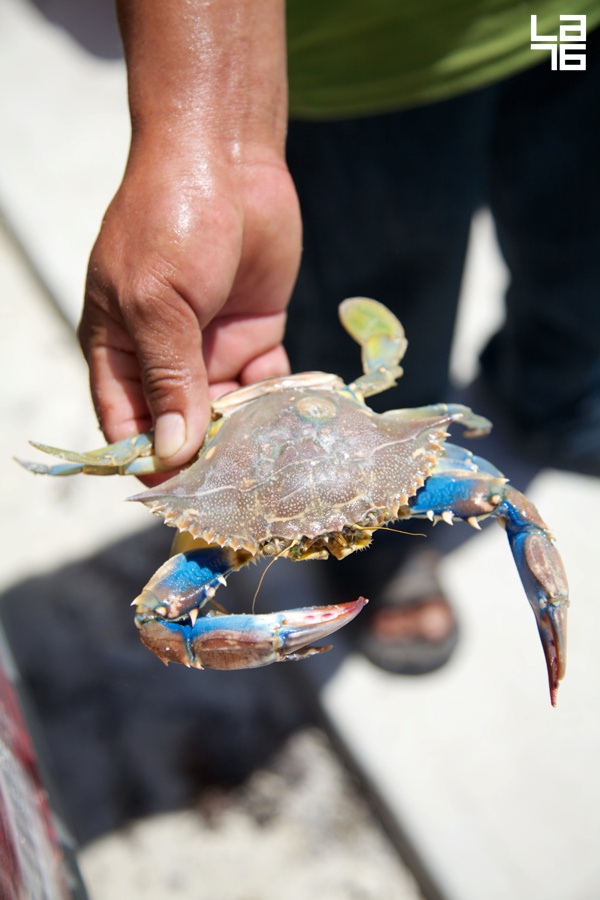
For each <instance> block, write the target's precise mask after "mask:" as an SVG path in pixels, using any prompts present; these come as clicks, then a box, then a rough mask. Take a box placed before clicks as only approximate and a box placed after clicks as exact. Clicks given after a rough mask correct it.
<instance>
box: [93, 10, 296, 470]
mask: <svg viewBox="0 0 600 900" xmlns="http://www.w3.org/2000/svg"><path fill="white" fill-rule="evenodd" d="M117 6H118V11H119V19H120V26H121V32H122V35H123V40H124V45H125V55H126V61H127V69H128V83H129V103H130V109H131V115H132V145H131V152H130V156H129V161H128V164H127V168H126V172H125V176H124V179H123V182H122V184H121V187H120V188H119V190H118V192H117V194H116V196H115V198H114V200H113V202H112V203H111V205H110V207H109V209H108V211H107V213H106V217H105V219H104V222H103V224H102V228H101V230H100V234H99V237H98V240H97V242H96V245H95V247H94V249H93V251H92V255H91V259H90V266H89V270H88V279H87V286H86V297H85V305H84V311H83V316H82V320H81V324H80V328H79V336H80V340H81V344H82V347H83V350H84V353H85V356H86V359H87V361H88V364H89V368H90V382H91V389H92V396H93V399H94V404H95V407H96V411H97V414H98V417H99V420H100V423H101V426H102V429H103V431H104V433H105V435H106V437H107V439H108V440H109V441H115V440H120V439H121V438H125V437H128V436H130V435H131V434H133V433H136V432H138V431H142V430H147V429H149V428H150V427H152V426H153V427H154V431H155V446H156V450H157V453H158V455H159V456H160V457H161V459H163V460H165V461H166V462H167V463H168V464H169V465H172V466H174V467H176V466H179V465H182V464H184V463H185V462H187V461H188V460H189V459H190V458H191V456H192V455H193V454H194V453H195V452H196V451H197V450H198V448H199V446H200V444H201V443H202V440H203V437H204V434H205V431H206V426H207V424H208V421H209V396H216V395H217V394H219V393H223V392H225V391H226V390H231V389H233V388H235V387H236V386H237V385H238V384H247V383H250V382H253V381H256V380H259V379H261V378H265V377H268V376H276V375H281V374H285V373H286V372H287V371H288V362H287V357H286V355H285V353H284V350H283V348H282V346H281V340H282V336H283V331H284V324H285V308H286V305H287V302H288V300H289V297H290V294H291V291H292V287H293V283H294V280H295V277H296V273H297V269H298V265H299V258H300V244H301V223H300V214H299V209H298V202H297V198H296V193H295V189H294V187H293V184H292V182H291V179H290V176H289V173H288V171H287V167H286V165H285V161H284V144H285V131H286V121H287V91H286V77H285V66H286V60H285V4H284V3H283V2H282V0H277V2H275V0H252V2H248V0H227V2H219V3H217V4H206V3H205V2H203V0H171V2H169V3H168V4H165V3H164V0H145V2H144V3H143V4H140V3H138V2H137V0H117Z"/></svg>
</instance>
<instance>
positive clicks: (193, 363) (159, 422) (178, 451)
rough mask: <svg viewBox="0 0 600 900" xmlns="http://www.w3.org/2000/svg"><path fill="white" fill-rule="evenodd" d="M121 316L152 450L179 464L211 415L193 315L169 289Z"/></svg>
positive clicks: (194, 446)
mask: <svg viewBox="0 0 600 900" xmlns="http://www.w3.org/2000/svg"><path fill="white" fill-rule="evenodd" d="M124 314H125V316H124V317H125V324H126V327H127V330H128V332H129V334H130V336H131V339H132V342H133V345H134V348H135V352H136V355H137V359H138V362H139V368H140V377H141V385H142V390H143V394H144V397H145V400H146V403H147V405H148V409H149V411H150V415H151V418H152V421H153V423H154V445H155V451H156V454H157V456H159V457H160V459H161V460H163V461H164V462H166V463H168V464H169V465H171V466H179V465H183V464H184V463H186V462H188V461H189V459H190V458H191V457H192V456H193V455H194V453H196V452H197V450H198V448H199V447H200V445H201V443H202V441H203V439H204V434H205V432H206V428H207V426H208V423H209V419H210V402H209V398H208V378H207V374H206V368H205V365H204V360H203V356H202V334H201V330H200V325H199V322H198V319H197V316H196V314H195V313H194V311H193V310H192V309H191V307H190V306H189V305H188V304H187V303H186V302H185V301H184V300H183V299H182V298H181V297H180V296H178V295H176V294H175V293H174V292H173V293H172V294H171V295H170V296H169V297H167V298H164V297H156V296H155V297H151V298H148V297H145V298H144V299H143V300H142V301H138V302H135V303H132V304H128V306H127V307H126V309H125V310H124Z"/></svg>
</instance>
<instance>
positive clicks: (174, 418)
mask: <svg viewBox="0 0 600 900" xmlns="http://www.w3.org/2000/svg"><path fill="white" fill-rule="evenodd" d="M185 438H186V433H185V421H184V418H183V416H182V415H181V414H180V413H164V415H162V416H159V417H158V419H157V420H156V425H155V426H154V449H155V450H156V455H157V456H159V457H160V458H161V459H169V458H170V457H171V456H175V454H176V453H177V452H178V451H179V450H181V448H182V447H183V445H184V444H185Z"/></svg>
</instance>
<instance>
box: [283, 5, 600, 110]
mask: <svg viewBox="0 0 600 900" xmlns="http://www.w3.org/2000/svg"><path fill="white" fill-rule="evenodd" d="M532 15H537V17H538V18H537V33H538V34H540V35H555V34H558V33H559V24H560V23H559V17H560V16H561V15H586V16H587V30H588V32H590V31H591V30H592V28H594V27H596V26H597V25H599V24H600V0H533V2H529V0H288V2H287V20H288V60H289V63H288V65H289V85H290V116H291V117H292V118H304V119H327V118H342V117H351V116H357V115H368V114H370V113H377V112H385V111H389V110H394V109H398V108H401V107H405V106H412V105H416V104H422V103H429V102H433V101H436V100H442V99H445V98H447V97H452V96H455V95H456V94H460V93H463V92H466V91H469V90H472V89H474V88H478V87H483V86H484V85H486V84H490V83H492V82H495V81H499V80H501V79H503V78H506V77H507V76H509V75H512V74H514V73H516V72H518V71H520V70H522V69H526V68H528V67H529V66H533V65H536V64H537V63H540V62H542V61H544V60H545V61H546V63H547V65H548V66H549V65H550V61H549V58H548V56H549V54H548V53H547V52H546V51H540V50H532V49H531V16H532ZM553 74H554V75H555V77H557V78H578V77H581V74H582V73H581V72H578V71H575V72H568V71H560V70H558V71H556V72H555V73H553Z"/></svg>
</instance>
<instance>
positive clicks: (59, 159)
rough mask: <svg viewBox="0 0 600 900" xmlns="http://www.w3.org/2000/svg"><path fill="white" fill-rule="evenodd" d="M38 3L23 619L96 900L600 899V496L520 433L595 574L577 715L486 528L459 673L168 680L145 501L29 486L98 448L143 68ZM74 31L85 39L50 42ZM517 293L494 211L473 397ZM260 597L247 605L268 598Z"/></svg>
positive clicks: (454, 551)
mask: <svg viewBox="0 0 600 900" xmlns="http://www.w3.org/2000/svg"><path fill="white" fill-rule="evenodd" d="M88 2H90V3H91V0H88ZM38 5H39V6H40V7H41V8H42V9H43V10H45V14H41V13H40V12H38V11H37V10H36V8H35V7H33V6H30V5H29V3H28V2H26V0H21V2H19V0H3V3H2V4H0V111H1V120H2V122H3V128H2V129H0V157H1V159H2V165H1V166H0V210H1V211H2V214H3V217H4V221H5V225H6V232H4V233H3V234H2V236H1V237H0V272H1V279H0V292H1V296H2V304H1V312H0V314H1V316H2V325H3V326H4V327H3V328H2V331H1V332H0V335H1V336H0V340H1V342H2V345H1V352H0V365H1V366H2V376H3V377H2V384H3V386H4V388H3V390H2V392H1V395H2V407H3V408H2V413H3V415H2V421H3V422H4V426H3V429H2V432H1V436H0V440H1V442H2V452H3V458H4V460H5V463H4V466H3V473H4V474H3V476H2V503H3V511H4V515H3V525H2V539H3V547H4V554H3V560H2V571H1V573H0V578H1V587H2V590H3V598H2V615H3V618H4V619H5V621H6V625H7V629H8V631H9V634H10V636H11V638H12V642H13V647H14V649H15V653H16V655H17V657H18V658H19V660H20V662H21V665H22V668H23V670H24V675H25V677H26V679H27V681H28V684H29V687H30V691H31V693H32V695H33V698H34V700H35V702H36V704H37V706H38V712H39V715H40V718H41V721H42V726H43V729H44V732H45V735H46V740H47V743H48V746H49V750H50V755H51V762H52V766H53V770H54V775H55V779H56V781H57V783H58V785H59V788H60V791H61V793H62V794H63V800H64V804H65V807H66V808H67V812H68V816H69V818H70V820H71V823H72V826H73V828H74V830H75V832H76V834H77V837H78V838H79V840H80V842H81V844H82V851H81V854H80V861H81V866H82V870H83V873H84V876H85V878H86V880H87V883H88V888H89V891H90V894H91V896H92V897H93V898H103V897H109V896H110V897H111V898H112V897H121V896H122V897H132V896H135V897H140V898H142V897H143V898H145V897H154V896H163V895H164V894H165V892H166V890H167V889H168V890H170V891H171V892H172V893H173V894H174V895H175V896H181V897H188V896H189V897H198V898H204V897H211V898H212V897H215V896H218V897H220V898H225V900H227V898H236V900H237V898H238V897H239V898H240V900H242V898H243V900H250V898H254V897H256V898H266V900H268V898H269V897H271V896H273V897H275V896H283V897H286V898H288V897H289V898H292V900H293V898H295V897H300V896H302V897H304V896H306V895H307V893H308V892H309V891H311V892H312V893H313V894H315V895H316V896H319V897H321V896H322V897H327V898H330V897H340V898H353V897H365V898H366V897H379V898H381V897H384V898H388V897H390V898H392V897H402V898H404V897H415V896H418V895H419V893H418V891H419V889H418V888H417V887H416V886H415V883H414V881H413V880H412V878H411V876H410V874H409V873H408V872H407V870H406V867H405V865H404V864H403V863H401V862H400V860H399V856H398V853H397V852H396V849H397V850H400V851H401V852H402V854H403V856H404V859H406V860H408V861H409V863H410V866H411V867H412V869H413V870H414V871H415V872H416V873H417V875H418V876H419V879H420V883H421V890H422V891H423V892H424V893H425V894H426V895H427V896H428V897H446V898H452V900H453V898H456V900H471V898H473V900H475V898H477V900H479V898H481V897H486V898H492V900H503V898H509V897H510V898H511V900H521V898H523V900H525V898H527V900H532V898H533V900H537V898H540V900H541V898H544V900H563V898H567V897H568V898H569V900H592V898H595V897H597V896H598V895H599V894H600V860H599V859H598V854H597V850H596V845H597V838H598V826H597V809H598V807H599V804H600V772H599V769H598V766H597V759H598V756H599V753H600V725H599V720H598V717H597V715H596V714H595V712H594V710H595V707H596V705H597V704H596V697H597V694H598V690H599V688H600V659H599V657H598V653H597V651H596V640H595V632H596V630H597V629H598V627H599V625H600V621H599V620H600V610H599V607H598V604H597V603H596V602H595V598H596V593H597V591H596V585H595V581H596V578H595V556H594V550H595V546H596V543H597V540H596V538H597V535H598V526H597V513H596V511H595V509H596V507H597V506H598V504H599V503H600V484H599V483H598V481H596V480H594V479H590V478H584V477H581V476H576V475H570V474H565V473H559V472H556V471H552V470H544V471H541V472H536V471H535V469H534V468H532V467H531V466H530V465H528V464H527V463H526V462H525V461H524V460H523V459H522V458H521V456H520V454H519V450H518V447H516V448H515V447H514V446H511V445H510V443H508V442H506V441H505V442H503V441H502V439H501V432H502V429H499V431H500V438H498V437H494V439H493V440H492V439H490V440H489V441H488V442H487V443H486V449H485V454H486V455H488V456H490V458H492V459H494V461H495V462H497V463H498V464H500V465H501V467H502V468H504V469H505V470H507V471H508V472H510V474H511V479H512V480H513V481H514V483H516V485H517V486H518V487H521V488H524V487H525V486H526V485H528V487H527V490H528V493H529V495H530V496H531V497H532V499H533V500H534V501H535V502H536V503H537V504H538V506H539V507H540V509H541V510H542V511H543V514H544V517H545V518H546V519H547V520H548V521H549V522H551V523H552V526H553V530H554V532H555V534H556V537H557V540H558V544H559V546H560V549H561V553H562V555H563V558H564V560H565V563H566V566H567V570H568V572H569V576H570V582H571V588H572V596H573V608H572V615H571V620H570V646H569V652H570V662H569V673H568V677H567V679H566V681H565V683H564V685H563V686H562V687H561V690H560V692H559V705H558V708H557V709H556V710H552V709H551V708H550V705H549V702H548V699H547V688H546V684H545V674H544V666H543V659H542V654H541V650H540V649H539V646H538V641H537V636H536V633H535V626H534V622H533V619H532V617H531V613H530V612H529V610H528V607H527V603H526V602H525V600H524V598H523V597H522V592H521V588H520V585H519V583H518V579H517V576H516V573H515V571H514V567H513V564H512V560H511V558H510V554H509V552H508V548H507V547H506V541H505V538H504V536H503V535H502V532H501V530H500V529H498V528H495V527H494V528H488V529H485V530H484V532H483V533H482V534H480V535H473V538H472V539H469V540H468V541H467V542H466V543H463V544H459V543H458V542H457V543H456V544H454V540H457V541H458V539H456V538H455V535H456V534H459V533H460V531H461V529H460V526H457V527H456V528H454V529H452V530H450V529H445V532H444V534H446V535H447V536H446V537H443V538H442V540H443V541H447V542H448V543H447V547H446V549H447V550H448V552H447V553H446V555H445V557H444V561H443V567H442V578H443V584H444V587H445V589H446V591H447V592H448V594H449V596H450V597H451V599H452V600H453V601H454V603H455V605H456V608H457V610H458V614H459V616H460V628H461V642H460V645H459V648H458V650H457V652H456V654H455V655H454V657H453V659H452V661H451V663H450V664H449V666H447V667H446V668H445V669H443V670H442V671H440V672H439V673H436V674H435V675H431V676H428V677H425V678H420V679H402V678H396V677H393V676H389V675H386V674H385V673H382V672H380V671H377V670H376V669H374V668H373V667H372V666H371V665H370V664H368V663H367V662H366V661H365V660H364V659H363V658H361V657H360V656H359V655H358V654H356V653H354V652H352V648H351V646H350V645H349V644H348V642H347V641H346V640H345V639H344V637H343V636H342V635H340V636H339V638H338V637H336V639H335V644H336V650H335V651H333V652H332V653H330V654H327V655H325V656H323V657H322V658H317V659H314V660H312V661H308V662H307V663H305V664H303V665H299V666H274V667H271V669H266V670H258V671H256V672H252V673H244V674H237V673H231V674H228V675H219V674H218V673H210V672H206V673H203V674H202V675H201V676H200V677H198V673H188V672H187V671H183V672H180V671H178V670H177V669H176V668H175V667H170V668H169V669H168V670H167V669H164V670H163V668H162V667H160V666H159V665H155V661H154V660H153V659H152V658H151V657H150V655H149V654H147V653H146V652H145V651H143V649H142V648H141V647H140V646H139V644H138V642H137V639H136V638H135V632H134V629H133V626H132V622H131V618H130V611H129V609H128V603H127V601H128V600H129V599H130V598H131V597H133V596H135V594H136V592H137V590H138V589H139V586H140V585H141V584H142V583H143V581H144V578H145V577H146V576H147V574H148V572H149V571H152V569H153V568H154V567H155V566H156V564H157V561H158V560H159V559H160V557H161V554H162V553H163V552H164V551H165V548H166V544H167V543H168V539H167V538H166V537H165V535H164V533H163V531H162V530H161V529H160V528H152V527H151V526H150V523H149V522H148V517H147V514H145V513H144V510H138V509H136V508H133V507H132V506H130V505H128V504H124V503H121V502H120V501H121V500H122V499H123V497H124V496H126V495H127V493H128V489H127V487H125V488H124V487H123V484H122V483H120V482H119V480H118V479H114V480H113V479H106V480H104V481H103V482H102V483H101V487H100V484H99V483H98V482H94V480H93V479H89V480H86V479H81V480H77V479H73V480H72V481H71V480H65V481H60V482H56V483H55V482H51V481H44V480H42V479H34V478H32V477H31V476H30V475H28V474H27V473H25V472H20V471H19V470H18V469H16V468H15V467H13V466H12V463H11V462H10V460H9V457H10V456H11V455H13V454H15V453H17V454H24V453H25V452H26V451H25V444H26V439H27V438H30V437H34V438H38V439H41V440H44V441H46V442H48V443H56V444H58V445H64V446H69V447H81V448H86V447H91V446H94V445H97V444H98V442H99V435H98V431H97V427H96V425H95V422H94V418H93V415H92V413H91V409H90V404H89V400H88V398H87V384H86V378H87V376H86V372H85V367H84V365H83V363H82V362H81V360H80V358H79V356H78V352H77V349H76V346H75V342H74V338H73V333H72V329H71V328H70V326H69V325H68V324H66V323H71V324H72V323H74V322H75V321H76V319H77V315H78V308H79V305H80V296H81V285H82V282H83V277H84V272H85V264H86V257H87V253H88V251H89V247H90V246H91V243H92V241H93V237H94V234H95V230H96V229H97V227H98V223H99V221H100V216H101V214H102V210H103V208H104V206H105V205H106V202H107V201H108V199H109V197H110V194H111V192H112V191H113V190H114V188H115V187H116V184H117V182H118V179H119V175H120V171H121V170H122V166H123V161H124V156H125V152H126V145H127V117H126V107H125V89H124V75H123V67H122V63H121V62H120V61H119V59H118V50H117V45H116V41H115V38H114V30H113V26H112V24H111V22H110V20H108V19H106V20H105V19H103V18H102V15H103V10H104V6H101V5H97V6H95V7H94V9H95V13H94V15H95V16H96V17H99V18H98V21H97V24H96V25H95V27H94V28H93V29H91V36H90V29H89V28H87V25H89V21H90V17H91V16H92V13H93V10H92V8H91V7H90V10H89V16H88V17H86V16H80V18H79V19H78V20H77V22H76V23H75V24H73V23H74V21H75V19H76V15H75V13H74V11H76V10H79V12H81V6H82V4H81V2H78V3H73V4H69V3H68V2H67V0H54V2H51V0H46V2H42V0H39V4H38ZM92 6H93V4H92ZM61 16H63V18H65V17H66V19H68V20H69V22H70V24H71V33H69V32H68V31H66V30H64V29H63V28H60V27H57V26H55V25H53V24H52V23H51V20H57V19H60V18H61ZM86 28H87V30H86ZM94 48H95V49H94ZM10 235H14V236H16V239H17V242H18V244H19V246H20V247H21V248H23V250H24V255H22V254H21V253H20V252H19V251H18V250H17V249H16V245H15V243H13V241H12V239H11V237H10ZM503 278H504V274H503V270H502V267H501V264H500V263H499V260H498V257H497V252H496V250H495V246H494V243H493V235H492V234H491V231H490V227H489V220H488V219H487V218H486V217H485V216H482V217H480V218H479V219H478V220H477V222H476V223H475V228H474V240H473V244H472V247H471V252H470V259H469V266H468V270H467V274H466V276H465V285H464V297H463V301H462V307H461V318H460V322H459V329H458V334H457V341H456V348H455V356H454V372H455V375H456V377H457V379H458V380H459V381H461V382H467V381H469V379H470V378H471V376H472V375H473V374H474V372H475V368H476V356H477V349H478V347H479V346H480V345H481V343H482V342H483V341H484V340H485V337H486V335H487V334H489V333H490V331H491V330H493V328H494V326H495V324H496V322H497V321H498V317H499V316H500V315H501V303H500V295H501V288H502V282H503ZM51 297H53V298H54V300H55V301H56V302H57V305H54V303H53V301H52V299H51ZM407 364H408V361H407ZM483 411H484V412H485V410H483ZM462 531H463V532H467V531H468V529H462ZM440 532H441V528H440V529H437V530H436V533H440ZM470 536H471V535H470V532H469V537H470ZM117 539H121V540H124V549H123V543H121V544H117ZM298 570H299V571H298ZM316 571H317V569H315V568H314V566H309V565H308V564H307V565H303V566H300V567H297V569H294V571H293V573H292V575H293V577H290V576H289V574H288V572H289V569H288V568H286V565H285V564H282V565H281V566H278V567H274V569H273V571H272V572H271V573H269V579H268V584H267V587H266V588H265V591H266V592H267V595H269V594H271V595H274V597H275V599H277V597H278V596H282V595H283V594H285V596H286V604H285V605H286V606H287V605H294V604H293V603H292V602H290V600H293V598H290V596H289V595H290V593H294V592H295V593H297V594H298V598H299V600H300V602H301V603H304V602H305V599H306V596H311V594H312V595H314V593H315V591H319V589H320V586H319V583H318V582H317V581H315V579H316V574H315V573H316ZM238 578H239V579H240V581H239V582H238V588H237V592H238V593H240V594H243V593H244V592H247V591H248V590H251V589H252V588H251V587H249V586H248V585H247V584H246V583H245V582H244V580H243V576H238ZM361 589H362V588H361ZM228 590H229V591H232V590H233V591H235V590H236V589H235V588H233V587H232V588H229V589H228ZM362 590H364V592H366V593H368V585H365V586H364V589H362ZM230 597H231V594H230ZM319 715H321V716H323V718H324V721H325V723H326V726H327V733H326V732H324V731H323V730H322V729H321V728H320V727H319V726H318V724H317V717H318V716H319ZM330 738H333V739H334V741H335V742H336V743H335V746H336V750H337V751H339V754H341V756H342V757H343V758H344V760H345V761H346V762H347V763H349V765H350V766H351V768H352V769H353V771H354V772H355V773H356V776H357V778H358V782H356V781H355V780H353V778H351V777H350V776H349V775H348V773H347V770H346V768H345V766H344V765H342V764H341V763H340V758H339V757H338V755H337V753H335V752H333V750H332V744H331V742H330ZM357 783H358V784H359V785H360V787H361V789H362V790H361V791H359V790H357ZM365 791H366V792H367V796H368V797H369V801H370V802H369V804H366V803H365V799H364V792H365ZM373 810H375V811H376V814H377V816H376V817H374V814H373ZM376 818H379V819H380V820H381V821H382V822H384V823H385V825H386V828H387V832H388V835H389V836H390V838H391V840H392V843H390V840H389V839H388V838H387V837H385V836H384V835H383V833H382V831H381V829H380V827H379V825H378V822H377V820H376ZM357 848H360V852H359V853H357V852H356V850H357ZM274 859H275V860H276V865H277V870H276V872H274V868H273V860H274ZM286 867H288V868H286ZM215 879H216V880H215Z"/></svg>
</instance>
